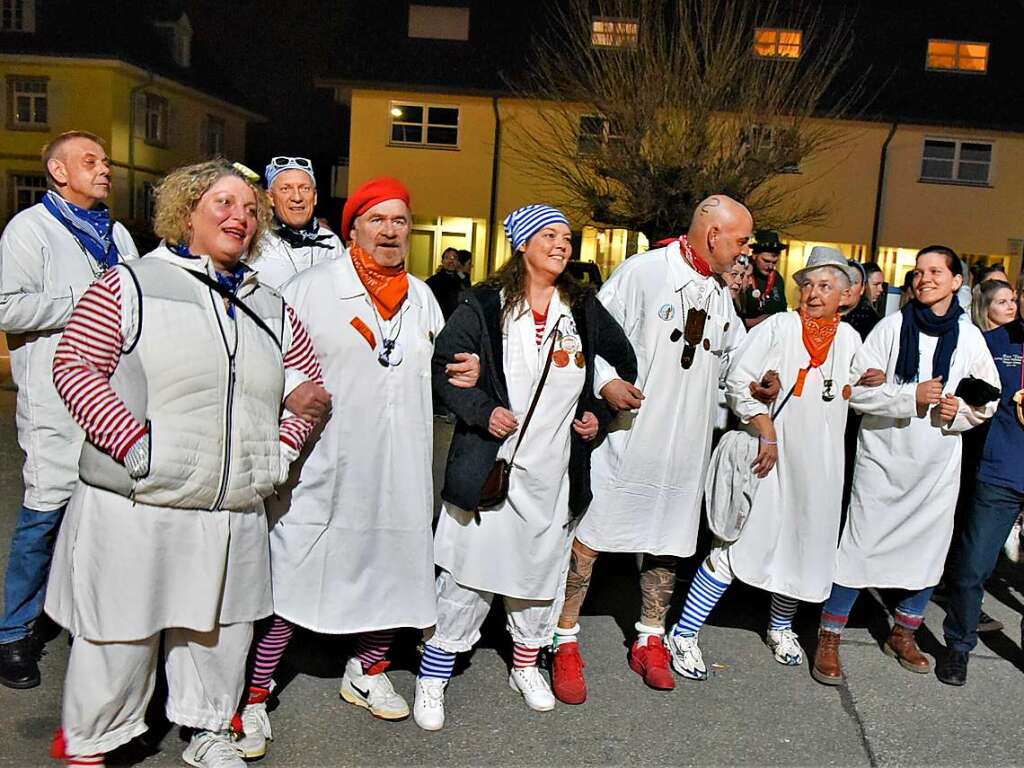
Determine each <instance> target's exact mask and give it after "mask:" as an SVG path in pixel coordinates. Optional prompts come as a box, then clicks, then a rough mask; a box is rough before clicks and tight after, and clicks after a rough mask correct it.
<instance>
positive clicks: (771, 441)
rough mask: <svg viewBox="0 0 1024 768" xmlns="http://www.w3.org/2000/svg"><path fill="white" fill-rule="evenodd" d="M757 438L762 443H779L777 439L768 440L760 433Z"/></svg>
mask: <svg viewBox="0 0 1024 768" xmlns="http://www.w3.org/2000/svg"><path fill="white" fill-rule="evenodd" d="M757 439H758V440H760V441H761V442H762V443H764V444H765V445H778V444H779V441H778V440H769V439H768V438H767V437H765V436H764V435H761V436H760V437H758V438H757Z"/></svg>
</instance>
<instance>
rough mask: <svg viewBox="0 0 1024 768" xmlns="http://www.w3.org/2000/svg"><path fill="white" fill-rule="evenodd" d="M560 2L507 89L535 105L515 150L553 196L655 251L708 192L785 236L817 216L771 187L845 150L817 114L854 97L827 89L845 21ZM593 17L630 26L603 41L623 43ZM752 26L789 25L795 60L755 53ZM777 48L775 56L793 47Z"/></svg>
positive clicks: (843, 48)
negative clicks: (639, 237) (595, 31)
mask: <svg viewBox="0 0 1024 768" xmlns="http://www.w3.org/2000/svg"><path fill="white" fill-rule="evenodd" d="M561 6H562V7H561V10H556V11H555V14H554V18H553V23H552V25H551V26H550V27H549V28H548V30H547V32H546V33H545V34H543V35H542V36H541V37H539V38H538V39H537V40H535V41H534V49H533V51H532V52H531V54H530V57H531V58H530V64H529V66H528V74H527V75H526V76H525V78H524V79H523V80H521V81H519V82H515V83H510V85H511V86H512V87H513V88H514V89H515V90H516V92H517V94H518V95H521V96H523V97H526V98H531V99H538V100H540V102H541V106H540V108H539V114H540V119H541V121H542V127H541V128H540V129H539V130H538V128H537V126H536V125H535V124H530V123H527V122H524V121H516V120H514V119H513V120H512V121H511V123H510V125H509V134H510V136H511V141H512V143H513V146H514V148H515V150H516V151H515V152H514V153H513V154H514V156H515V157H517V158H518V160H517V162H518V163H520V165H521V168H522V169H523V170H524V171H525V172H527V173H528V174H529V175H530V177H531V178H532V179H534V180H535V181H536V182H537V183H538V184H539V185H540V186H546V190H545V191H546V192H547V193H548V194H551V195H553V196H554V199H556V200H558V201H559V202H560V203H561V204H563V205H565V206H566V207H567V208H568V209H570V210H572V211H573V212H574V213H575V214H576V215H578V216H580V217H582V218H583V219H585V220H588V221H591V222H594V223H597V224H603V225H606V226H615V227H625V228H628V229H632V230H637V231H640V232H643V233H644V234H645V235H647V237H648V238H649V239H651V240H652V242H653V241H654V240H655V239H658V238H660V237H663V236H665V235H668V234H673V233H678V232H680V231H681V230H683V229H685V227H686V225H687V224H688V222H689V220H690V216H691V215H692V212H693V208H694V206H695V205H696V203H698V202H699V201H700V200H702V199H703V198H704V197H706V196H707V195H709V194H713V193H725V194H728V195H731V196H733V197H735V198H736V199H738V200H742V201H744V202H746V203H747V205H748V206H749V207H750V208H751V210H752V211H753V212H754V215H755V217H756V219H757V221H758V222H759V224H766V225H771V226H774V227H777V228H779V229H783V230H785V229H787V228H793V227H796V226H799V225H807V224H811V223H817V222H820V221H821V220H822V219H823V218H824V217H825V216H826V215H827V207H826V205H825V204H823V203H820V202H811V203H809V204H803V205H798V204H795V203H794V202H793V200H792V197H793V196H792V195H791V194H787V193H786V192H784V191H782V190H781V189H780V187H778V186H777V185H775V184H773V183H772V180H773V179H775V178H776V177H778V176H779V174H783V173H787V172H789V171H791V170H792V169H793V168H794V166H798V165H800V164H801V163H804V162H806V161H807V160H808V159H810V158H812V157H813V156H815V155H818V154H820V153H822V152H824V151H826V150H829V149H831V148H834V147H836V146H838V145H839V144H840V143H842V142H843V141H844V137H843V134H842V133H841V132H840V131H838V130H837V128H836V127H835V123H832V122H829V120H828V119H827V118H836V117H839V116H841V115H843V114H845V113H846V112H847V110H848V109H849V107H850V104H851V101H852V99H853V98H854V91H855V90H856V88H851V89H848V90H846V92H845V94H843V95H841V96H839V97H836V95H835V94H834V93H829V89H830V87H832V86H834V85H835V82H834V81H835V76H836V74H837V72H838V71H839V69H840V66H841V65H842V63H843V62H844V61H845V59H846V57H847V55H848V53H849V48H850V45H851V42H852V40H851V35H850V32H849V29H850V25H849V24H843V23H835V20H834V19H833V20H830V21H829V22H828V23H826V22H825V21H824V19H823V18H822V17H821V16H820V15H819V14H818V13H817V12H814V11H800V10H799V9H798V10H797V11H796V12H795V13H791V14H790V15H788V16H783V14H781V13H780V8H779V6H778V4H777V3H775V2H773V1H771V0H769V1H767V2H751V1H750V0H632V2H631V1H630V0H601V1H599V2H596V3H594V2H588V1H587V0H569V2H568V3H562V4H561ZM595 9H596V10H595ZM594 18H604V19H612V20H614V19H620V20H627V19H636V20H638V21H639V24H638V25H637V26H636V27H631V25H630V24H629V23H628V22H626V23H621V22H620V23H614V22H613V23H612V24H611V26H610V27H608V29H609V30H610V31H609V35H610V37H611V40H610V42H614V43H618V44H619V45H618V46H600V45H595V44H594V43H593V42H592V37H591V34H592V27H591V21H592V19H594ZM758 28H774V29H779V28H782V29H790V30H799V31H800V40H799V50H800V55H799V56H798V57H794V58H785V57H783V56H778V57H775V58H768V57H761V56H757V55H755V51H754V39H755V38H754V33H755V29H758ZM783 40H790V41H792V38H783ZM778 44H779V46H780V47H779V48H777V49H776V50H775V52H776V53H783V54H785V53H792V52H795V51H794V49H792V48H791V47H787V46H786V45H785V44H784V43H782V42H779V43H778ZM826 94H828V96H829V105H828V106H827V107H826V106H825V104H824V101H825V97H826ZM822 118H825V119H822ZM807 181H808V180H807V179H803V180H801V182H802V183H807ZM801 182H797V184H799V183H801ZM790 187H791V188H792V185H790Z"/></svg>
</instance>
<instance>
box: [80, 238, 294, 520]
mask: <svg viewBox="0 0 1024 768" xmlns="http://www.w3.org/2000/svg"><path fill="white" fill-rule="evenodd" d="M182 265H187V267H190V268H191V269H192V270H194V271H197V272H200V273H202V274H206V273H205V271H204V270H203V268H202V266H201V264H200V262H198V261H197V262H191V261H186V260H184V259H180V258H178V257H176V256H173V255H171V254H170V253H169V252H167V251H165V250H162V249H161V250H157V251H154V252H153V253H152V254H150V255H148V256H147V257H145V258H143V259H142V260H140V261H138V262H134V263H133V264H132V265H131V266H130V267H128V266H122V267H119V268H120V269H124V270H129V274H128V275H126V279H125V280H123V282H122V284H123V286H124V290H125V291H132V290H137V291H138V292H139V302H138V307H139V309H138V317H137V322H138V333H137V336H136V339H135V340H134V343H133V345H132V346H131V348H130V349H129V350H128V351H126V352H123V353H122V355H121V359H120V361H119V363H118V366H117V368H116V369H115V371H114V374H113V375H112V376H111V378H110V383H111V385H112V386H113V388H114V391H115V392H117V394H118V395H119V396H120V397H121V399H122V400H123V401H124V403H125V404H126V405H127V406H128V409H129V410H130V411H131V412H132V414H133V415H134V416H135V417H136V418H138V419H139V420H140V421H146V422H148V424H149V427H150V440H151V452H150V462H149V472H148V474H147V475H146V476H145V477H142V478H139V479H137V480H133V479H132V478H130V477H129V475H128V472H127V470H126V469H125V468H124V467H123V466H122V465H121V464H119V463H118V462H116V461H115V460H114V459H112V458H111V457H110V456H108V455H107V454H105V453H103V452H102V451H100V450H99V449H97V448H96V447H95V446H93V445H92V444H91V443H90V442H88V441H86V443H85V446H84V447H83V449H82V455H81V459H80V461H79V473H80V477H81V479H82V480H83V481H84V482H86V483H88V484H90V485H94V486H97V487H100V488H105V489H107V490H110V491H114V492H115V493H119V494H121V495H123V496H127V497H129V498H132V499H134V500H135V501H138V502H140V503H145V504H151V505H154V506H161V507H176V508H181V509H211V510H212V509H226V510H242V509H247V508H250V507H252V506H253V505H255V504H256V503H257V502H259V501H260V500H261V499H262V498H264V497H265V496H268V495H269V494H270V493H271V492H272V491H273V489H274V483H275V482H277V479H278V475H279V470H280V467H281V452H280V446H279V439H280V432H279V426H278V425H279V420H280V415H281V400H282V397H283V391H284V362H283V358H282V353H281V349H280V347H279V344H280V342H281V340H282V339H283V338H284V329H285V326H284V324H285V322H286V317H285V311H284V302H283V300H282V299H281V297H280V296H279V295H278V294H277V293H275V292H274V291H272V290H270V289H268V288H266V287H265V286H262V285H259V283H258V282H256V281H255V280H254V281H252V282H250V283H246V284H243V286H242V287H241V288H240V289H239V291H238V298H239V299H240V300H241V301H243V302H245V304H246V305H247V306H249V307H250V308H251V309H252V310H253V311H254V312H255V313H256V314H257V315H259V316H260V318H261V319H262V320H263V321H264V323H265V324H266V326H267V327H268V328H269V329H270V330H271V331H272V332H273V334H274V336H276V339H274V338H271V335H270V334H268V333H267V332H266V331H265V330H263V329H261V328H260V327H259V326H258V325H257V324H256V322H255V321H254V320H253V319H252V318H250V317H249V316H248V315H247V314H245V313H244V312H243V311H242V310H241V309H239V308H237V307H236V308H235V310H234V313H235V318H234V321H233V323H232V320H231V319H230V318H228V317H226V316H225V314H224V310H223V301H224V300H223V298H222V297H221V296H220V295H218V294H217V293H215V292H214V291H213V290H212V289H211V288H209V287H207V286H206V285H204V284H202V283H201V282H200V281H199V280H197V279H196V278H195V277H193V276H192V275H190V274H188V271H187V269H186V268H185V267H183V266H182ZM133 283H134V286H133ZM232 324H233V325H234V329H232V328H231V325H232Z"/></svg>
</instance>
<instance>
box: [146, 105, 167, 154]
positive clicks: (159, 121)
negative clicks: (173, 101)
mask: <svg viewBox="0 0 1024 768" xmlns="http://www.w3.org/2000/svg"><path fill="white" fill-rule="evenodd" d="M145 137H146V142H147V143H148V144H159V145H165V144H166V143H167V99H165V98H164V97H163V96H157V95H156V94H154V93H147V94H146V133H145Z"/></svg>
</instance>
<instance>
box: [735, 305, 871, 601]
mask: <svg viewBox="0 0 1024 768" xmlns="http://www.w3.org/2000/svg"><path fill="white" fill-rule="evenodd" d="M859 347H860V336H858V335H857V332H856V331H855V330H853V328H852V327H850V326H849V325H848V324H846V323H840V324H839V328H838V329H837V330H836V336H835V339H834V340H833V342H832V348H831V349H830V350H829V353H828V357H827V358H826V359H825V363H824V365H822V366H821V367H820V368H815V369H812V370H811V371H809V372H808V374H807V379H806V381H805V382H804V389H803V394H802V395H801V396H800V397H796V396H795V395H794V396H793V397H791V398H789V402H788V403H786V405H785V407H784V408H783V409H782V411H781V412H780V413H779V416H778V419H777V420H776V422H775V432H776V435H777V436H778V442H779V445H778V448H779V461H778V463H777V464H776V465H775V467H774V469H772V471H771V472H769V473H768V476H767V477H765V478H763V479H762V480H761V481H760V482H759V483H758V486H757V491H756V493H755V495H754V502H753V504H752V506H751V509H750V517H749V519H748V520H747V523H746V526H745V527H744V528H743V531H742V532H741V533H740V536H739V538H738V539H737V540H736V541H735V543H733V544H732V545H731V546H730V547H729V557H730V563H731V564H732V569H733V573H735V574H736V577H737V578H739V579H740V580H741V581H744V582H746V583H747V584H750V585H752V586H755V587H760V588H761V589H766V590H768V591H770V592H776V593H778V594H780V595H784V596H785V597H791V598H794V599H796V600H806V601H808V602H812V603H813V602H820V601H822V600H824V599H825V598H826V597H828V595H829V592H830V591H831V588H832V576H833V569H834V567H835V548H836V539H838V537H839V515H840V507H841V504H842V496H843V466H844V451H845V449H844V446H843V433H844V431H845V429H846V414H847V409H848V407H849V401H848V400H846V399H844V397H843V394H844V388H845V387H846V386H847V385H851V386H852V384H853V382H854V381H856V380H857V379H858V378H859V374H858V373H856V372H855V370H852V364H853V360H854V354H855V353H856V352H857V349H858V348H859ZM809 360H810V355H809V354H808V352H807V349H806V348H805V347H804V343H803V329H802V325H801V322H800V314H799V312H797V311H795V310H794V311H790V312H780V313H778V314H775V315H771V316H770V317H769V318H768V319H767V320H765V321H764V322H763V323H761V324H760V325H757V326H756V327H754V328H753V329H751V331H750V333H749V334H748V335H747V340H746V342H745V343H744V344H743V346H742V347H740V349H739V351H738V352H737V353H736V362H735V364H734V365H733V366H732V368H731V369H730V371H729V376H728V393H729V401H730V403H731V404H732V407H733V409H734V410H735V411H736V414H737V415H738V416H739V417H740V419H741V420H743V421H744V422H745V423H746V422H749V420H750V419H751V418H753V417H754V416H755V415H757V414H760V413H767V412H768V408H767V406H765V405H764V404H762V403H759V402H757V401H756V400H754V399H753V397H751V395H750V389H749V385H750V382H751V381H760V380H761V377H762V376H764V374H765V373H766V372H767V371H769V370H776V371H778V372H779V378H780V379H781V381H782V391H781V393H780V395H779V399H778V401H777V404H781V403H782V399H783V398H784V397H785V395H786V393H787V392H789V389H790V387H792V386H793V383H794V382H795V381H796V378H797V372H798V371H799V370H800V369H801V368H803V367H804V366H806V365H807V363H808V361H809ZM826 380H831V381H832V386H831V393H832V395H833V399H832V400H830V401H826V400H824V398H823V394H825V389H826V387H825V382H826ZM845 392H846V393H849V390H845Z"/></svg>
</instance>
